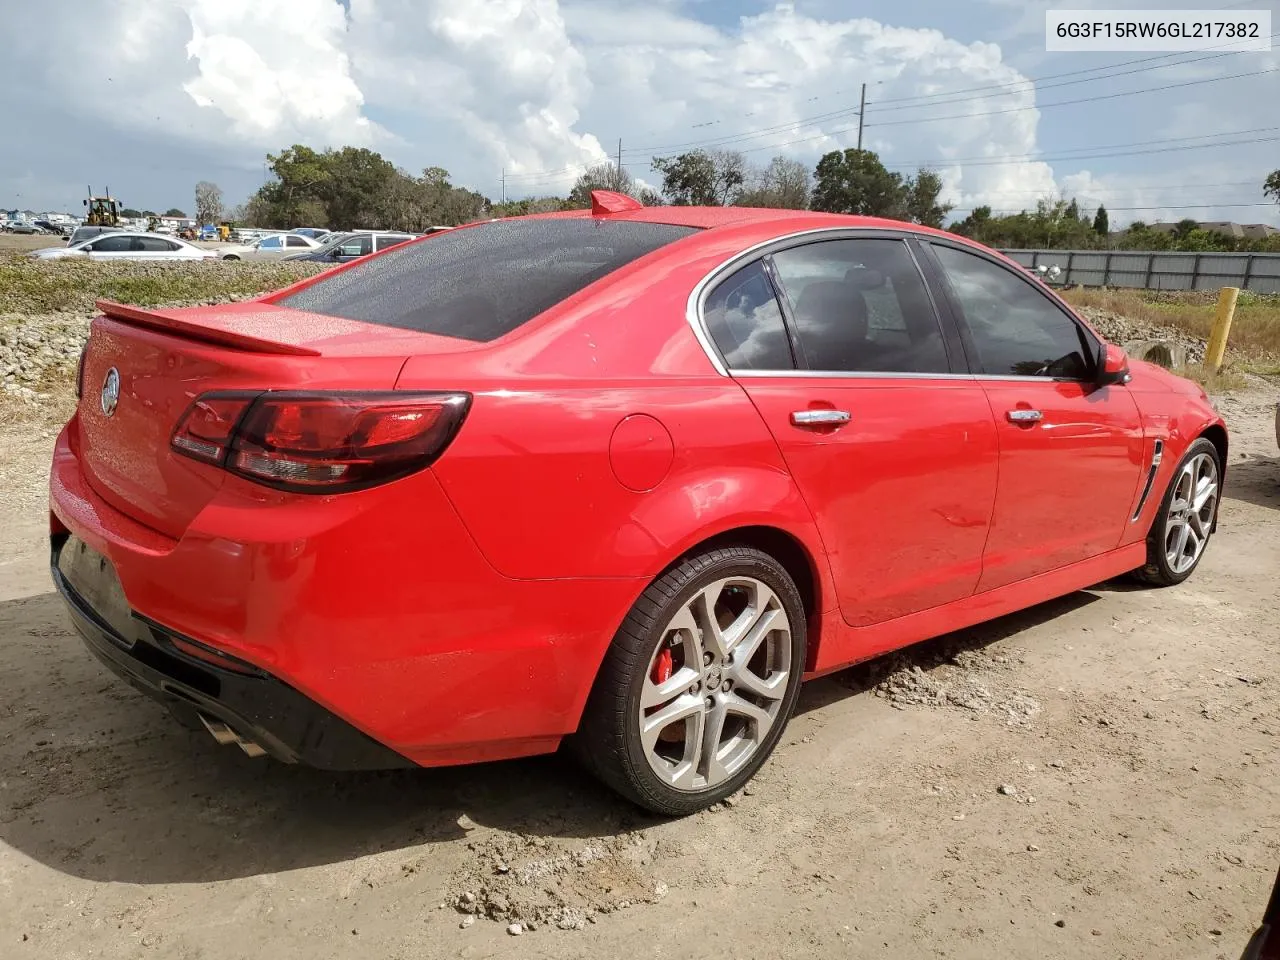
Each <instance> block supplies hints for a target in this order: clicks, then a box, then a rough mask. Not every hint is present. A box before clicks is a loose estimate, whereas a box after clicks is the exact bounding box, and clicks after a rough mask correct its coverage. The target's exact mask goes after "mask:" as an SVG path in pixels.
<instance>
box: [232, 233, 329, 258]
mask: <svg viewBox="0 0 1280 960" xmlns="http://www.w3.org/2000/svg"><path fill="white" fill-rule="evenodd" d="M320 246H321V244H319V243H317V242H316V241H315V240H312V239H311V238H310V237H304V236H302V235H301V234H296V233H281V234H276V235H275V236H270V237H263V238H261V239H260V240H255V241H254V242H253V243H246V244H240V245H238V246H234V247H222V248H220V249H219V250H218V251H217V252H218V256H220V257H221V258H222V259H223V260H280V259H282V258H283V257H284V256H285V255H286V254H290V253H309V252H310V251H312V250H318V249H320Z"/></svg>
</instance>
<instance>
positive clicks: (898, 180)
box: [811, 150, 907, 218]
mask: <svg viewBox="0 0 1280 960" xmlns="http://www.w3.org/2000/svg"><path fill="white" fill-rule="evenodd" d="M906 195H907V185H906V183H904V182H903V179H902V175H901V174H898V173H891V172H890V171H888V170H886V169H885V166H884V164H883V163H881V162H880V158H879V157H878V156H876V154H875V153H874V152H872V151H871V150H844V151H839V150H833V151H832V152H831V153H828V154H825V155H824V156H823V157H822V159H821V160H819V161H818V166H817V168H816V170H815V171H814V185H813V197H812V201H811V204H812V206H813V209H814V210H824V211H826V212H828V213H857V214H863V215H864V216H872V217H897V218H901V216H902V214H903V211H904V209H905V207H906V201H907V197H906Z"/></svg>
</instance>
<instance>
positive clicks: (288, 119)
mask: <svg viewBox="0 0 1280 960" xmlns="http://www.w3.org/2000/svg"><path fill="white" fill-rule="evenodd" d="M187 11H188V15H189V17H190V20H191V39H190V41H189V42H188V43H187V44H186V52H187V54H188V56H189V57H190V59H191V60H192V62H193V63H194V64H195V66H196V70H197V71H198V72H197V73H196V75H195V76H193V77H191V78H190V79H188V80H187V81H186V82H184V83H183V84H182V88H183V89H184V90H185V91H186V92H187V93H188V94H189V95H190V96H191V99H192V100H193V101H194V102H195V103H196V104H197V105H198V106H200V107H202V108H206V109H209V110H213V111H217V112H218V113H220V114H222V115H223V116H225V117H226V118H227V119H228V120H229V121H230V123H231V129H232V132H233V133H234V134H235V135H236V136H238V137H241V138H246V137H247V138H249V139H251V140H253V141H255V142H258V141H264V142H266V143H268V144H269V145H270V146H272V147H276V146H278V145H280V144H281V142H282V141H285V140H292V139H297V138H307V139H310V140H313V141H315V140H319V141H320V142H322V143H330V144H353V145H366V144H368V143H370V142H372V141H373V139H374V138H375V134H376V132H377V131H376V128H375V127H374V126H373V125H372V124H371V123H370V122H369V121H368V119H367V118H366V117H364V116H363V115H362V113H361V109H362V107H363V104H364V96H363V95H362V94H361V92H360V88H359V87H357V86H356V83H355V81H354V80H353V79H352V78H351V71H350V63H349V60H348V58H347V55H346V53H345V52H343V50H342V49H341V46H342V44H343V41H344V36H343V34H344V32H345V28H346V24H345V22H344V17H343V11H342V8H341V7H340V6H338V4H337V3H335V2H333V0H290V2H289V3H288V4H273V3H265V4H264V3H254V2H251V0H189V2H188V3H187Z"/></svg>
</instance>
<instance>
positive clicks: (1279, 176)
mask: <svg viewBox="0 0 1280 960" xmlns="http://www.w3.org/2000/svg"><path fill="white" fill-rule="evenodd" d="M1262 195H1263V196H1264V197H1270V198H1271V199H1272V200H1274V201H1275V202H1276V203H1280V170H1272V171H1271V172H1270V173H1269V174H1267V179H1266V180H1264V181H1263V182H1262Z"/></svg>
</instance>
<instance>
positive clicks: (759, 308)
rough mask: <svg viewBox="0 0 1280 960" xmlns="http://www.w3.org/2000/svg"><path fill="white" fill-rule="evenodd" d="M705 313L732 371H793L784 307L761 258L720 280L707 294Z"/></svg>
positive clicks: (712, 335)
mask: <svg viewBox="0 0 1280 960" xmlns="http://www.w3.org/2000/svg"><path fill="white" fill-rule="evenodd" d="M702 316H703V318H704V319H705V320H706V324H707V332H708V333H709V334H710V335H711V339H712V341H714V343H715V345H716V348H717V349H718V350H719V351H720V354H721V355H722V356H723V357H724V362H725V365H726V366H727V367H728V368H729V369H730V370H790V369H792V368H793V367H794V366H795V362H794V361H793V360H792V358H791V346H790V344H789V343H788V342H787V328H786V325H785V324H784V323H783V321H782V310H781V309H780V308H779V307H778V300H777V298H776V297H775V296H774V293H773V285H772V284H771V283H770V282H769V278H768V277H767V276H766V275H765V272H764V267H763V266H762V265H761V264H760V262H759V261H757V262H755V263H752V264H748V265H747V266H745V267H743V268H742V269H741V270H738V271H737V272H736V273H734V274H733V275H732V276H731V277H729V278H728V279H727V280H724V281H723V282H721V284H720V285H719V286H718V287H716V288H715V290H713V291H712V293H711V295H710V296H709V297H707V300H706V303H705V304H704V305H703V308H702Z"/></svg>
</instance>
